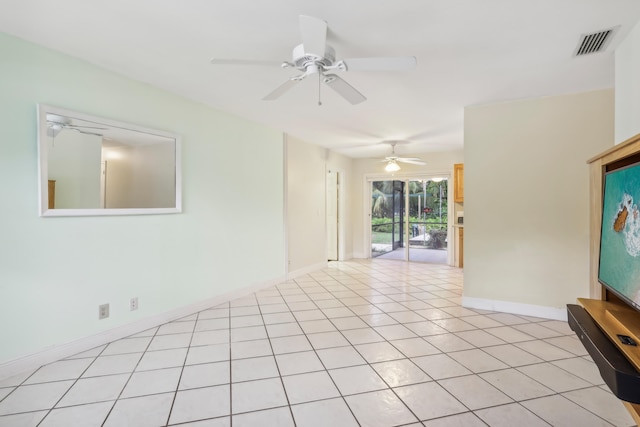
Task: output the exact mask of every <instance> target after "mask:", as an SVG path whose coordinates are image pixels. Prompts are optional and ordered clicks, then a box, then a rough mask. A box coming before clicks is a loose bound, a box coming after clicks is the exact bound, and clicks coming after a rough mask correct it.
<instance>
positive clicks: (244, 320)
mask: <svg viewBox="0 0 640 427" xmlns="http://www.w3.org/2000/svg"><path fill="white" fill-rule="evenodd" d="M462 283H463V275H462V271H461V270H459V269H456V268H450V267H447V266H443V265H434V264H419V263H405V262H400V261H387V260H373V261H350V262H336V263H331V264H330V265H329V267H328V268H326V269H324V270H322V271H318V272H315V273H312V274H308V275H306V276H303V277H299V278H297V279H295V280H291V281H288V282H286V283H282V284H280V285H277V286H274V287H272V288H269V289H265V290H262V291H260V292H257V293H255V294H254V295H251V296H248V297H245V298H241V299H237V300H234V301H231V302H230V303H227V304H223V305H221V306H218V307H212V308H211V309H208V310H204V311H201V312H200V313H196V314H193V315H191V316H188V317H185V318H183V319H180V320H178V321H175V322H171V323H168V324H166V325H162V326H160V327H156V328H153V329H150V330H148V331H144V332H142V333H139V334H136V335H134V336H131V337H128V338H125V339H122V340H119V341H116V342H112V343H110V344H108V345H105V346H101V347H99V348H95V349H93V350H89V351H86V352H83V353H81V354H78V355H75V356H73V357H69V358H67V359H65V360H60V361H58V362H55V363H52V364H50V365H47V366H43V367H41V368H40V369H38V370H36V371H34V372H28V373H24V374H20V375H16V376H14V377H12V378H10V379H7V380H4V381H0V427H4V426H12V427H18V426H41V427H52V426H65V427H70V426H82V427H91V426H107V427H111V426H117V427H122V426H135V427H144V426H153V427H156V426H167V425H182V426H191V427H214V426H215V427H222V426H232V425H233V426H235V427H239V426H301V427H302V426H331V427H339V426H358V425H360V426H373V427H375V426H381V427H382V426H398V425H403V426H420V425H424V426H428V427H442V426H485V425H490V426H509V427H511V426H548V425H553V426H581V427H587V426H610V425H616V426H631V425H633V421H632V419H631V418H630V416H629V415H628V414H627V412H626V410H625V409H624V407H623V406H622V404H621V403H620V402H619V401H618V400H617V399H616V398H615V397H614V396H613V395H612V394H611V393H610V392H609V391H608V389H607V387H606V386H605V385H604V384H603V382H602V380H601V378H600V376H599V374H598V371H597V368H596V367H595V365H594V364H593V362H592V361H591V359H590V358H589V356H588V355H587V353H586V352H585V350H584V349H583V348H582V346H581V344H580V342H579V341H578V340H577V338H576V337H575V336H574V334H573V332H572V331H571V330H570V329H569V327H568V326H567V324H566V323H565V322H559V321H550V320H546V319H539V318H532V317H527V316H516V315H513V314H506V313H494V312H486V311H481V310H473V309H466V308H463V307H461V306H460V300H461V294H462Z"/></svg>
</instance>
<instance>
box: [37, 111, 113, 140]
mask: <svg viewBox="0 0 640 427" xmlns="http://www.w3.org/2000/svg"><path fill="white" fill-rule="evenodd" d="M63 129H69V130H73V131H75V132H80V133H83V134H85V135H95V136H103V135H102V134H101V133H98V132H95V131H96V130H107V128H104V127H98V126H83V125H75V124H73V123H72V121H71V118H69V117H64V116H58V115H56V114H47V136H50V137H53V138H55V137H56V136H58V134H59V133H60V132H62V130H63Z"/></svg>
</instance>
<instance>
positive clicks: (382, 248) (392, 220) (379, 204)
mask: <svg viewBox="0 0 640 427" xmlns="http://www.w3.org/2000/svg"><path fill="white" fill-rule="evenodd" d="M404 188H405V182H404V181H374V182H372V183H371V256H372V257H377V256H380V255H383V254H386V253H391V252H394V251H395V250H397V249H400V248H403V247H404V240H405V233H404V230H405V228H404V222H403V220H404V212H405V199H404Z"/></svg>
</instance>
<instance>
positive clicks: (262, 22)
mask: <svg viewBox="0 0 640 427" xmlns="http://www.w3.org/2000/svg"><path fill="white" fill-rule="evenodd" d="M2 6H3V12H2V14H0V31H3V32H6V33H8V34H12V35H15V36H18V37H20V38H23V39H26V40H29V41H32V42H35V43H38V44H41V45H44V46H47V47H49V48H52V49H55V50H58V51H61V52H64V53H67V54H70V55H72V56H75V57H78V58H82V59H84V60H86V61H89V62H91V63H94V64H97V65H99V66H101V67H104V68H107V69H109V70H113V71H116V72H118V73H121V74H123V75H126V76H128V77H131V78H133V79H136V80H141V81H144V82H147V83H149V84H152V85H154V86H157V87H160V88H163V89H166V90H168V91H170V92H173V93H177V94H180V95H183V96H185V97H188V98H191V99H194V100H197V101H199V102H203V103H205V104H208V105H210V106H213V107H216V108H219V109H222V110H225V111H228V112H231V113H234V114H237V115H239V116H242V117H246V118H249V119H251V120H255V121H258V122H261V123H264V124H267V125H269V126H271V127H273V128H276V129H280V130H283V131H285V132H288V133H290V134H292V135H294V136H296V137H298V138H300V139H303V140H305V141H308V142H311V143H314V144H318V145H321V146H324V147H328V148H331V149H334V150H336V151H339V152H341V153H343V154H346V155H348V156H352V157H370V156H381V155H384V154H388V152H389V147H388V146H384V145H382V144H380V142H381V141H383V140H390V139H400V140H407V141H409V143H407V144H403V145H401V146H399V147H398V150H397V151H398V153H399V154H404V153H413V154H416V153H424V152H431V151H443V150H450V149H460V148H461V147H462V144H463V114H464V107H465V106H470V105H477V104H484V103H492V102H500V101H505V100H512V99H520V98H530V97H540V96H550V95H558V94H566V93H575V92H582V91H588V90H596V89H602V88H610V87H613V83H614V82H613V80H614V55H613V50H614V49H615V47H616V45H617V44H618V43H619V42H620V41H621V40H622V39H623V38H624V36H625V35H626V34H627V33H628V32H629V31H630V30H631V28H632V27H633V26H634V25H635V23H636V22H637V21H638V19H639V18H640V2H638V1H637V0H536V1H521V0H484V1H478V0H448V1H445V0H396V1H394V2H389V1H387V0H348V1H345V0H342V1H335V0H325V1H322V2H319V1H313V0H271V1H255V0H216V1H211V0H206V1H205V0H182V1H175V0H136V1H131V0H110V1H108V2H107V1H105V2H96V1H87V0H58V1H54V2H52V1H50V0H3V1H2ZM301 14H305V15H310V16H314V17H318V18H321V19H324V20H326V21H327V22H328V24H329V34H328V43H329V44H331V45H332V46H333V47H334V48H335V50H336V52H337V57H338V58H350V57H369V56H415V57H416V58H417V61H418V66H417V67H416V68H415V69H413V70H411V71H405V72H356V71H351V72H346V73H342V74H341V77H343V78H344V79H345V80H346V81H348V82H349V83H350V84H351V85H353V86H354V87H356V88H357V89H358V90H359V91H360V92H362V93H363V94H364V95H365V96H366V97H367V101H365V102H363V103H361V104H358V105H351V104H349V103H347V102H346V101H345V100H344V99H342V98H340V97H339V96H337V95H336V94H335V93H334V92H333V91H331V90H330V89H328V88H326V87H323V88H322V93H321V97H322V101H323V105H322V106H318V105H317V99H318V84H317V81H314V80H313V79H307V80H305V81H303V82H301V83H300V84H299V85H297V86H296V87H294V88H293V89H291V90H290V91H289V92H287V93H286V94H284V95H283V96H282V97H281V98H280V99H279V100H277V101H262V98H263V97H264V96H265V95H266V94H268V93H269V92H271V90H273V89H274V88H276V87H277V86H278V85H280V84H282V83H283V82H284V81H286V80H287V79H288V78H289V77H291V76H292V75H295V72H294V71H292V70H285V69H281V68H279V67H277V66H276V67H246V66H245V67H242V66H220V65H218V66H214V65H211V64H210V63H209V60H210V59H211V58H212V57H218V58H242V59H260V60H273V61H278V62H279V61H284V60H290V59H291V50H292V49H293V47H294V46H295V45H297V44H299V43H300V42H301V39H300V34H299V26H298V16H299V15H301ZM618 25H619V26H620V27H619V30H618V31H617V32H616V34H615V36H614V38H613V40H612V42H611V44H610V45H609V47H608V48H607V49H606V51H604V52H601V53H596V54H591V55H586V56H583V57H573V51H574V50H575V48H576V45H577V43H578V40H579V38H580V35H581V34H583V33H590V32H595V31H599V30H602V29H606V28H610V27H614V26H618Z"/></svg>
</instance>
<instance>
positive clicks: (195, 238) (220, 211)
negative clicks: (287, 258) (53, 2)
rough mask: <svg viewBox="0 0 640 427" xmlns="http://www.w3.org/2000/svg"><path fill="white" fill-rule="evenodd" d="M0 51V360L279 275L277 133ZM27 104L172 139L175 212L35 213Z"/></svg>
mask: <svg viewBox="0 0 640 427" xmlns="http://www.w3.org/2000/svg"><path fill="white" fill-rule="evenodd" d="M0 52H2V55H0V69H1V70H2V79H0V93H1V94H2V96H0V113H1V114H0V182H1V183H2V184H0V185H2V209H1V210H0V236H2V238H1V239H0V325H2V327H0V342H1V343H2V344H1V345H0V365H1V364H2V362H3V361H8V360H11V359H14V358H18V357H21V356H24V355H26V354H30V353H34V352H38V351H40V350H42V349H44V348H47V347H50V346H56V345H60V344H62V343H66V342H69V341H72V340H75V339H79V338H82V337H86V336H93V335H95V334H98V333H100V332H102V331H105V330H108V329H110V328H114V327H117V326H121V325H124V324H128V323H129V322H132V321H135V320H138V319H143V318H147V317H149V316H154V315H157V314H159V313H163V312H166V311H168V310H173V309H176V308H177V307H182V306H186V305H189V304H193V303H196V302H199V301H202V300H205V299H207V298H210V297H215V296H219V295H222V294H225V293H228V292H234V291H237V290H239V289H242V288H245V287H247V286H249V285H254V284H260V283H264V282H267V281H270V280H272V279H278V278H282V277H284V273H285V272H284V238H283V236H284V220H283V216H284V214H283V206H284V192H283V188H284V182H283V142H282V134H281V133H280V132H277V131H275V130H273V129H269V128H266V127H265V126H262V125H258V124H256V123H252V122H249V121H247V120H243V119H240V118H238V117H235V116H232V115H230V114H225V113H222V112H219V111H217V110H213V109H211V108H208V107H205V106H203V105H201V104H197V103H194V102H191V101H188V100H185V99H184V98H180V97H178V96H175V95H172V94H169V93H167V92H163V91H161V90H158V89H155V88H152V87H150V86H148V85H145V84H142V83H139V82H135V81H132V80H129V79H126V78H124V77H122V76H119V75H116V74H113V73H111V72H107V71H105V70H103V69H100V68H97V67H95V66H93V65H90V64H87V63H85V62H82V61H80V60H77V59H74V58H71V57H68V56H65V55H62V54H59V53H57V52H54V51H51V50H48V49H45V48H42V47H38V46H35V45H32V44H30V43H26V42H23V41H20V40H18V39H15V38H12V37H9V36H6V35H2V34H0ZM37 103H46V104H50V105H55V106H59V107H62V108H67V109H71V110H74V111H80V112H86V113H87V114H92V115H96V116H102V117H106V118H111V119H115V120H121V121H125V122H129V123H136V124H139V125H141V126H144V127H149V128H156V129H160V130H165V131H168V132H172V133H176V134H179V135H182V137H183V140H182V141H183V161H182V170H183V210H184V212H183V213H182V214H176V215H151V216H150V215H145V216H123V217H74V218H68V217H67V218H64V217H53V218H41V217H39V216H38V194H37V191H38V190H37V189H38V181H37V167H36V166H37V150H36V105H37ZM247 153H251V155H249V156H248V155H246V154H247ZM230 159H231V160H230ZM235 159H242V160H241V161H236V160H235ZM323 241H324V240H323ZM131 297H138V298H139V307H140V308H139V310H137V311H133V312H131V311H129V308H128V305H129V299H130V298H131ZM107 302H108V303H110V304H111V317H110V318H109V319H106V320H101V321H99V320H98V305H99V304H103V303H107Z"/></svg>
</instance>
